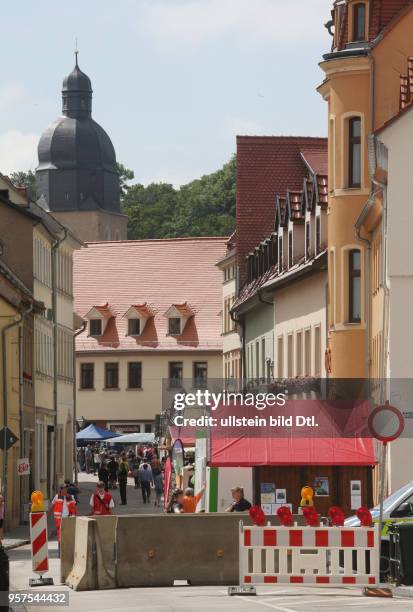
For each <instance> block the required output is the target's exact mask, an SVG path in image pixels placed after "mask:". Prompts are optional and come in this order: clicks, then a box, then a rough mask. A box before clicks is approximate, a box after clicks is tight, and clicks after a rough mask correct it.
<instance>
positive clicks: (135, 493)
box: [3, 472, 162, 550]
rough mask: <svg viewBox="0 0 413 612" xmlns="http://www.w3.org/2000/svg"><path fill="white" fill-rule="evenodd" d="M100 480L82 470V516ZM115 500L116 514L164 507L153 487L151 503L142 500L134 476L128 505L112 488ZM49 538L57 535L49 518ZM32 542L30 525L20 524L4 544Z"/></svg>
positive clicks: (154, 511) (151, 511) (79, 508)
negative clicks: (160, 503) (159, 504)
mask: <svg viewBox="0 0 413 612" xmlns="http://www.w3.org/2000/svg"><path fill="white" fill-rule="evenodd" d="M97 481H98V478H97V476H94V475H93V474H85V473H84V472H81V473H80V474H79V488H80V494H79V504H78V506H77V513H78V515H80V516H87V515H88V514H89V512H90V506H89V500H90V496H91V495H92V493H93V491H94V490H95V487H96V483H97ZM110 493H111V494H112V496H113V500H114V502H115V508H114V512H113V513H114V514H157V513H161V512H162V508H158V507H157V506H155V505H154V501H155V492H154V490H153V489H152V493H151V500H150V503H149V504H144V503H143V501H142V493H141V490H140V489H135V487H134V480H133V478H128V486H127V493H126V498H127V505H126V506H121V505H120V495H119V489H114V490H110ZM48 524H49V540H51V541H53V540H54V539H55V537H56V533H55V530H54V525H53V519H52V517H50V518H49V521H48ZM28 542H30V531H29V526H28V525H19V526H18V527H16V529H14V530H13V531H12V532H8V533H6V534H5V536H4V540H3V545H4V548H5V549H6V550H10V549H11V548H16V547H18V546H23V545H24V544H27V543H28Z"/></svg>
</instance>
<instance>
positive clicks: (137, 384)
mask: <svg viewBox="0 0 413 612" xmlns="http://www.w3.org/2000/svg"><path fill="white" fill-rule="evenodd" d="M141 388H142V364H141V363H140V361H130V362H129V363H128V389H141Z"/></svg>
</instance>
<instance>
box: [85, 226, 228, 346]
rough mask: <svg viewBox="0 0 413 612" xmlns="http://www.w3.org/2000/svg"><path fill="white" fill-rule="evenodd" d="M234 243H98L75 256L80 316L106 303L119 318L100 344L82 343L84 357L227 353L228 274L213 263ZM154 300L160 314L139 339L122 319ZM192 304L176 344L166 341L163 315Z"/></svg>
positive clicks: (153, 307) (212, 240)
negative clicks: (224, 328)
mask: <svg viewBox="0 0 413 612" xmlns="http://www.w3.org/2000/svg"><path fill="white" fill-rule="evenodd" d="M227 240H228V238H225V237H224V238H177V239H170V240H138V241H135V240H131V241H123V242H122V241H121V242H93V243H89V244H88V248H86V249H80V250H78V251H76V252H75V254H74V296H75V310H76V312H78V313H79V314H80V315H81V316H85V314H86V313H87V312H88V311H90V309H91V308H92V307H93V306H95V305H96V304H105V303H106V302H108V304H109V306H110V310H111V312H112V314H113V317H112V318H111V319H110V320H109V321H108V324H107V327H106V330H105V333H104V334H103V336H101V337H99V338H92V337H88V336H87V332H84V333H82V334H80V335H79V336H78V337H77V339H76V348H77V350H78V351H102V350H113V349H122V350H127V351H133V350H145V349H146V350H151V351H152V350H154V349H158V350H171V351H176V350H194V349H197V350H221V349H222V339H221V314H220V313H221V311H222V295H221V290H222V285H221V283H222V273H221V271H220V270H219V269H218V268H217V267H216V266H215V263H216V262H217V261H218V260H219V259H220V258H222V257H223V256H224V254H225V250H226V242H227ZM145 302H148V303H149V304H150V305H151V311H152V312H154V316H153V317H152V318H150V319H149V320H148V321H147V323H146V325H145V328H144V330H143V333H142V334H141V335H140V336H138V337H130V336H127V335H126V334H127V320H126V317H124V314H125V313H126V312H127V310H128V309H129V308H130V307H131V306H133V305H135V304H138V305H140V306H141V305H142V304H145ZM186 302H188V304H190V305H191V314H194V312H195V315H194V316H192V317H191V318H190V319H189V321H188V322H187V324H186V326H185V329H184V332H183V334H182V335H181V336H179V337H178V338H174V337H171V336H168V335H167V332H168V320H167V319H166V318H165V316H164V313H165V311H167V310H168V308H170V306H171V305H172V304H178V305H183V304H185V303H186Z"/></svg>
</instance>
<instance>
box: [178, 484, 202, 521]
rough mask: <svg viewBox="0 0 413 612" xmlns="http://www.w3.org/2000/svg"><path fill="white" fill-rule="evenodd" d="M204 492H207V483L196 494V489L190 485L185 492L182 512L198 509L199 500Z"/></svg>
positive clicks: (186, 512)
mask: <svg viewBox="0 0 413 612" xmlns="http://www.w3.org/2000/svg"><path fill="white" fill-rule="evenodd" d="M204 492H205V484H204V485H203V487H202V489H201V490H200V491H199V493H197V494H196V495H194V490H193V489H192V488H191V487H188V488H187V489H185V494H184V497H183V499H182V507H183V510H182V512H183V513H184V514H189V513H194V512H195V511H196V507H197V505H198V502H199V500H200V499H201V497H202V496H203V494H204Z"/></svg>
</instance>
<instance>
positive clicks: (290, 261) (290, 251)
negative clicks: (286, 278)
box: [288, 231, 293, 268]
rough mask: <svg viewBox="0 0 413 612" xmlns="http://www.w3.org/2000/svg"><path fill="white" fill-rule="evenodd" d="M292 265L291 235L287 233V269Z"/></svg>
mask: <svg viewBox="0 0 413 612" xmlns="http://www.w3.org/2000/svg"><path fill="white" fill-rule="evenodd" d="M292 265H293V233H292V232H291V231H290V232H288V267H289V268H291V267H292Z"/></svg>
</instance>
